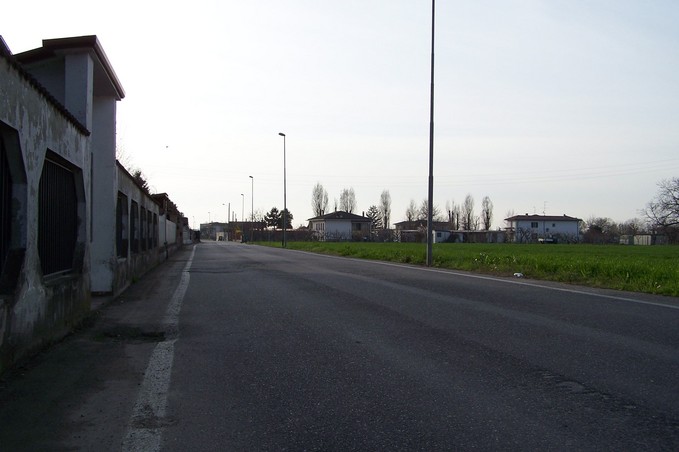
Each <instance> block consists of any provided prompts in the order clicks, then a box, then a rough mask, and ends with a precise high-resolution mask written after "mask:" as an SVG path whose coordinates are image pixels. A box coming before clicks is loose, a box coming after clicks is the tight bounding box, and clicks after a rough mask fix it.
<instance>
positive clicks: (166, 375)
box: [122, 246, 196, 452]
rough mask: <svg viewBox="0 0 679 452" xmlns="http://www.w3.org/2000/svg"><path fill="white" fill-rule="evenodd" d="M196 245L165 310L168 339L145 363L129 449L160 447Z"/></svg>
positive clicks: (130, 427) (127, 443) (126, 443)
mask: <svg viewBox="0 0 679 452" xmlns="http://www.w3.org/2000/svg"><path fill="white" fill-rule="evenodd" d="M195 253H196V247H195V246H194V247H193V250H192V251H191V256H190V257H189V260H188V262H187V263H186V266H185V267H184V270H183V271H182V276H181V280H180V281H179V285H178V286H177V288H176V289H175V291H174V294H173V295H172V299H171V300H170V304H169V305H168V307H167V311H166V312H165V318H164V319H163V324H164V327H165V332H166V338H167V340H165V341H163V342H160V343H159V344H158V345H156V348H155V349H154V350H153V353H152V354H151V358H150V359H149V364H148V366H147V367H146V372H145V374H144V381H143V382H142V384H141V388H140V389H139V394H138V395H137V401H136V402H135V404H134V408H133V409H132V416H131V417H130V421H129V422H128V428H127V433H126V435H125V438H124V439H123V444H122V450H123V451H125V452H127V451H144V452H147V451H148V452H151V451H159V450H160V446H161V439H162V438H161V436H162V431H163V427H164V425H166V424H165V410H166V408H167V394H168V391H169V389H170V378H171V376H172V363H173V361H174V343H175V342H176V340H177V332H178V327H179V312H180V311H181V307H182V302H183V301H184V295H185V294H186V289H187V288H188V286H189V278H190V276H189V269H190V268H191V263H192V262H193V256H194V254H195Z"/></svg>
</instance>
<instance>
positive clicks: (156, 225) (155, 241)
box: [153, 213, 158, 248]
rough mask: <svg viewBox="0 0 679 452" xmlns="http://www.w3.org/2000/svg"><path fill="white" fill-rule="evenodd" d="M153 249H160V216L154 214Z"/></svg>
mask: <svg viewBox="0 0 679 452" xmlns="http://www.w3.org/2000/svg"><path fill="white" fill-rule="evenodd" d="M153 247H154V248H158V214H157V213H154V214H153Z"/></svg>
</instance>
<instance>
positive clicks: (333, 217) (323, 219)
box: [309, 210, 372, 242]
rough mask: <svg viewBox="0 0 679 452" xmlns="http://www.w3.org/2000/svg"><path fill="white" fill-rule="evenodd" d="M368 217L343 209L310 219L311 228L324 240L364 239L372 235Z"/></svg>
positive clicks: (317, 236)
mask: <svg viewBox="0 0 679 452" xmlns="http://www.w3.org/2000/svg"><path fill="white" fill-rule="evenodd" d="M371 223H372V220H370V218H368V217H363V216H360V215H355V214H353V213H349V212H343V211H341V210H338V211H335V212H332V213H328V214H325V215H321V216H319V217H314V218H310V219H309V230H311V231H312V233H313V234H314V236H315V238H317V239H318V240H322V241H336V242H339V241H347V240H363V239H365V238H367V237H370V224H371Z"/></svg>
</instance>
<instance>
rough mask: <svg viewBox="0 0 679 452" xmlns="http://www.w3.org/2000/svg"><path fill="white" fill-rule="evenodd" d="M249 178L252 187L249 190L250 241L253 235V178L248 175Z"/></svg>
mask: <svg viewBox="0 0 679 452" xmlns="http://www.w3.org/2000/svg"><path fill="white" fill-rule="evenodd" d="M248 177H250V179H251V183H252V188H251V190H250V193H251V195H250V241H251V242H252V237H253V235H254V228H255V226H254V223H255V178H254V177H252V176H248Z"/></svg>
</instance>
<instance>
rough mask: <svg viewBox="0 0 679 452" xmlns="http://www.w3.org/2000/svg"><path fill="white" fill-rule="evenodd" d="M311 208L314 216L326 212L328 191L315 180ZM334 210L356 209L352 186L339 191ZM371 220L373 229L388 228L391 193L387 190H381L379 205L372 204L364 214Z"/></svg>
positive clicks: (348, 210) (352, 210)
mask: <svg viewBox="0 0 679 452" xmlns="http://www.w3.org/2000/svg"><path fill="white" fill-rule="evenodd" d="M311 209H312V211H313V213H314V217H320V216H323V215H325V214H326V213H328V191H327V190H326V189H325V188H324V187H323V185H321V183H320V182H317V183H316V185H314V189H313V191H312V193H311ZM334 210H335V211H337V210H341V211H344V212H349V213H354V211H355V210H356V192H354V189H353V187H352V188H344V189H342V191H341V192H340V197H339V200H338V199H337V198H335V202H334ZM365 216H366V217H368V218H370V219H371V220H372V222H373V229H389V225H390V222H391V195H390V194H389V190H383V191H382V194H381V195H380V203H379V205H372V206H370V207H369V208H368V211H367V212H366V214H365Z"/></svg>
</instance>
